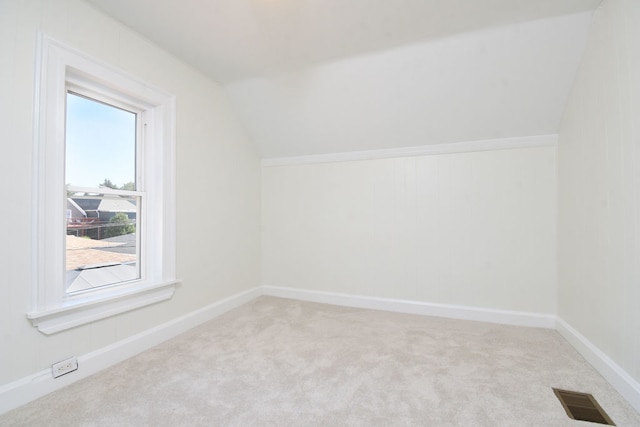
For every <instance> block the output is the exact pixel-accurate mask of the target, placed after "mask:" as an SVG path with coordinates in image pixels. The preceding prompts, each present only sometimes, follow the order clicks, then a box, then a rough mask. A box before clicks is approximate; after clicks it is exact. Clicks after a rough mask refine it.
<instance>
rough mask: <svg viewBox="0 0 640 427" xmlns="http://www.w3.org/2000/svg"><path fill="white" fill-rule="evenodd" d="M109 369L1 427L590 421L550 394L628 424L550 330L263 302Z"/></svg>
mask: <svg viewBox="0 0 640 427" xmlns="http://www.w3.org/2000/svg"><path fill="white" fill-rule="evenodd" d="M117 368H118V369H117V370H116V369H113V368H112V369H110V370H109V371H108V372H104V371H103V372H101V373H99V374H97V375H94V376H92V377H90V378H87V379H85V380H82V381H79V382H77V383H75V384H73V385H71V386H69V387H66V388H64V389H62V390H59V391H57V392H55V393H53V394H50V395H48V396H45V397H43V398H41V399H39V400H37V401H35V402H32V403H30V404H28V405H26V406H23V407H21V408H18V409H16V410H14V411H11V412H9V413H7V414H5V415H4V416H1V417H0V425H2V426H14V425H20V426H23V425H24V426H75V425H85V426H116V425H117V426H123V425H128V426H178V425H188V426H198V425H202V426H216V425H225V426H336V425H350V426H376V425H380V426H410V425H411V426H414V425H415V426H587V425H592V424H590V423H585V422H581V421H573V420H570V419H569V418H568V417H567V415H566V414H565V412H564V410H563V409H562V407H561V405H560V403H559V402H558V400H557V398H556V397H555V395H554V394H553V392H552V390H551V388H552V387H559V388H565V389H569V390H577V391H584V392H589V393H592V394H593V395H594V396H595V398H596V399H597V400H598V401H599V403H600V404H601V406H602V407H603V408H604V409H605V410H606V411H607V412H608V413H609V415H610V416H611V418H612V419H613V421H614V422H615V423H616V424H617V425H619V426H640V414H638V413H637V412H635V411H634V410H633V408H631V406H630V405H629V404H628V403H627V402H626V401H624V400H623V399H622V398H621V397H620V396H619V395H618V394H617V393H616V392H615V391H614V390H613V389H612V387H611V386H610V385H609V384H608V383H607V382H606V381H605V380H604V379H603V378H602V377H601V376H600V375H598V374H597V373H596V372H595V370H594V369H593V368H592V367H591V366H590V365H588V364H587V363H586V362H585V361H584V360H583V359H582V358H581V357H580V356H579V355H578V354H577V353H576V352H575V351H574V350H573V349H572V348H571V347H570V346H569V344H567V343H566V342H565V341H564V340H563V339H562V338H561V337H560V336H559V335H558V334H557V333H556V332H555V331H551V330H544V329H532V328H521V327H513V326H503V325H494V324H488V323H479V322H469V321H458V320H449V319H440V318H434V317H423V316H416V315H407V314H397V313H388V312H381V311H373V310H362V309H353V308H345V307H336V306H331V305H324V304H314V303H307V302H300V301H293V300H286V299H279V298H272V297H261V298H258V299H256V300H254V301H253V302H251V303H249V304H246V305H244V306H242V307H239V308H237V309H235V310H233V311H231V312H229V313H227V314H225V315H223V316H221V317H218V318H217V319H214V320H212V321H210V322H208V323H206V324H204V325H202V326H200V327H198V328H195V329H193V330H191V331H189V332H187V333H185V334H183V335H181V336H179V337H177V338H175V339H173V340H171V341H167V342H166V343H164V344H162V345H159V346H157V347H155V348H153V349H150V350H148V351H146V352H144V353H142V354H140V355H138V356H136V357H134V358H131V359H129V360H127V361H125V362H123V363H121V364H120V365H118V366H117ZM80 369H82V367H80ZM593 425H597V424H593Z"/></svg>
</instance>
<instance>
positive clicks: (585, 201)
mask: <svg viewBox="0 0 640 427" xmlns="http://www.w3.org/2000/svg"><path fill="white" fill-rule="evenodd" d="M558 156H559V160H558V162H559V190H558V193H559V194H558V195H559V198H558V203H559V220H558V230H559V309H558V313H559V316H560V317H561V318H562V319H563V320H564V321H565V322H567V323H568V324H569V325H570V326H572V327H573V328H574V329H575V330H577V331H578V332H579V333H580V334H582V335H583V336H584V337H586V338H587V339H588V340H589V341H591V343H593V344H594V345H595V346H596V347H598V348H599V349H600V350H601V351H603V352H604V353H605V354H606V355H607V356H608V357H610V358H611V359H613V361H614V362H615V363H617V364H618V365H619V366H621V367H622V368H623V369H624V370H625V371H626V372H627V373H628V374H629V375H631V376H632V377H633V378H634V379H635V381H636V382H638V381H640V2H638V1H636V0H606V1H605V2H604V3H603V4H602V6H601V7H600V9H598V10H597V12H596V13H595V15H594V21H593V24H592V27H591V30H590V34H589V39H588V43H587V50H586V53H585V56H584V58H583V62H582V65H581V66H580V68H579V71H578V75H577V77H576V80H575V84H574V88H573V90H572V93H571V96H570V102H569V104H568V106H567V109H566V113H565V117H564V120H563V122H562V126H561V129H560V141H559V154H558ZM636 387H638V388H637V390H636V393H638V394H637V395H636V399H638V398H640V386H639V385H637V383H636ZM636 403H637V404H640V400H637V401H636ZM636 407H639V406H636Z"/></svg>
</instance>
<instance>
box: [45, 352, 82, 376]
mask: <svg viewBox="0 0 640 427" xmlns="http://www.w3.org/2000/svg"><path fill="white" fill-rule="evenodd" d="M76 369H78V359H76V358H75V356H74V357H70V358H68V359H67V360H63V361H62V362H58V363H54V364H53V365H51V372H52V373H53V378H58V377H59V376H61V375H64V374H68V373H69V372H73V371H75V370H76Z"/></svg>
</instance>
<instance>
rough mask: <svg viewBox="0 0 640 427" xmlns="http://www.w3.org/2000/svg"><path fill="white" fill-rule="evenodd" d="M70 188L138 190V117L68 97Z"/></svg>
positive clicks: (67, 147)
mask: <svg viewBox="0 0 640 427" xmlns="http://www.w3.org/2000/svg"><path fill="white" fill-rule="evenodd" d="M65 149H66V163H65V170H66V178H65V182H66V183H67V184H68V185H73V186H76V187H93V188H98V187H99V186H101V185H105V186H107V187H111V188H120V189H124V190H135V182H136V114H134V113H131V112H129V111H125V110H122V109H120V108H116V107H113V106H111V105H107V104H103V103H101V102H98V101H94V100H92V99H89V98H85V97H82V96H79V95H76V94H73V93H71V92H69V93H67V120H66V147H65Z"/></svg>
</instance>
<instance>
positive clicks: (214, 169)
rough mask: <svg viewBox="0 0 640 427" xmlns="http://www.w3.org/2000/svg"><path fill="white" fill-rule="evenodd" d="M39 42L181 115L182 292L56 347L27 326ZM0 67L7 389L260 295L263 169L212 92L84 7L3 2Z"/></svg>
mask: <svg viewBox="0 0 640 427" xmlns="http://www.w3.org/2000/svg"><path fill="white" fill-rule="evenodd" d="M38 30H42V31H44V32H45V33H47V34H48V35H50V36H51V37H53V38H56V39H58V40H60V41H62V42H64V43H66V44H68V45H70V46H72V47H75V48H77V49H80V50H82V51H84V52H85V53H87V54H89V55H92V56H94V57H97V58H98V59H101V60H104V61H106V62H108V63H110V64H112V65H114V66H117V67H119V68H121V69H123V70H124V71H126V72H128V73H130V74H132V75H134V76H136V77H138V78H141V79H144V80H146V81H148V82H150V83H151V84H153V85H156V86H158V87H161V88H163V89H165V90H166V91H168V92H170V93H173V94H174V95H175V96H176V105H177V116H176V123H177V125H176V129H177V203H178V206H177V217H178V224H177V231H178V240H177V258H178V259H177V268H178V277H179V278H180V279H182V286H181V287H179V288H178V289H177V291H176V294H175V295H174V297H173V299H172V300H170V301H166V302H163V303H159V304H156V305H153V306H149V307H146V308H143V309H138V310H136V311H133V312H129V313H125V314H122V315H118V316H116V317H112V318H109V319H106V320H102V321H97V322H94V323H92V324H88V325H85V326H82V327H77V328H74V329H71V330H68V331H65V332H61V333H58V334H55V335H51V336H45V335H43V334H41V333H40V332H38V330H37V329H35V328H34V327H32V326H31V325H30V323H29V322H28V320H27V318H26V316H25V314H26V313H27V311H28V310H29V308H30V298H31V278H32V276H31V275H32V272H31V265H30V260H31V250H32V247H31V244H30V241H31V232H30V227H31V220H32V218H31V211H32V210H33V205H32V196H31V192H32V173H33V169H32V162H33V160H32V156H33V150H32V144H33V117H34V81H35V70H34V67H35V58H36V41H37V32H38ZM0 58H2V66H1V67H0V93H1V94H2V95H1V96H0V134H1V137H0V144H2V155H0V177H1V178H2V181H3V182H4V183H5V185H3V186H2V200H3V205H2V206H3V208H2V210H1V213H0V215H1V217H2V224H3V226H2V230H1V231H0V235H1V238H0V242H1V244H0V271H2V280H0V293H1V294H2V298H0V343H1V344H0V346H1V350H0V386H2V385H3V384H7V383H9V382H12V381H14V380H16V379H18V378H23V377H25V376H26V375H30V374H32V373H34V372H39V371H41V370H43V369H46V368H47V367H49V366H50V365H51V363H53V362H56V361H59V360H62V359H65V358H67V357H68V356H71V355H77V356H80V355H83V354H86V353H89V352H91V351H93V350H96V349H100V348H103V347H105V346H107V345H109V344H111V343H113V342H116V341H118V340H122V339H125V338H127V337H129V336H132V335H134V334H136V333H139V332H141V331H144V330H146V329H148V328H151V327H154V326H155V325H158V324H163V323H165V322H167V321H169V320H171V319H174V318H176V317H178V316H181V315H184V314H186V313H190V312H192V311H193V310H196V309H197V308H200V307H203V306H206V305H208V304H211V303H213V302H215V301H217V300H220V299H222V298H224V297H226V296H228V295H232V294H236V293H238V292H241V291H243V290H246V289H249V288H252V287H254V286H256V285H257V284H258V282H259V267H260V266H259V256H260V254H259V251H260V248H259V239H260V235H259V222H260V220H259V212H260V164H259V160H258V157H257V156H256V154H255V153H254V150H253V148H252V146H251V145H250V144H248V143H247V140H246V138H245V137H244V134H243V132H242V130H241V127H240V126H239V125H238V123H237V122H236V120H235V118H234V117H233V115H232V114H231V112H230V109H229V107H228V105H227V100H226V98H225V95H224V93H223V92H222V90H221V89H220V87H219V86H218V85H217V84H215V83H213V82H211V81H210V80H209V79H207V78H206V77H204V76H203V75H201V74H200V73H198V72H196V71H195V70H193V69H192V68H190V67H188V66H186V65H184V64H183V63H181V62H179V61H177V60H176V59H175V58H173V57H172V56H170V55H168V54H166V53H165V52H163V51H162V50H160V49H158V48H157V47H156V46H154V45H151V44H150V43H148V42H147V41H145V40H144V39H143V38H141V37H139V36H138V35H136V34H135V33H133V32H131V30H129V29H127V28H126V27H124V26H123V25H121V24H119V23H117V22H116V21H114V20H112V19H111V18H108V17H106V16H105V15H103V14H102V13H100V12H98V11H97V10H96V9H94V8H93V7H91V6H88V5H87V4H86V3H84V2H82V1H79V0H60V1H45V0H42V1H40V0H25V1H1V2H0ZM96 184H97V183H96ZM80 369H82V367H80Z"/></svg>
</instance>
